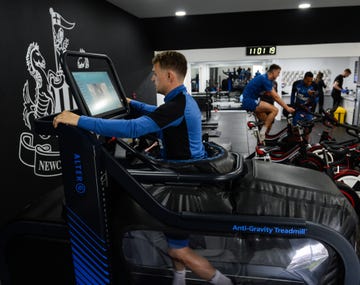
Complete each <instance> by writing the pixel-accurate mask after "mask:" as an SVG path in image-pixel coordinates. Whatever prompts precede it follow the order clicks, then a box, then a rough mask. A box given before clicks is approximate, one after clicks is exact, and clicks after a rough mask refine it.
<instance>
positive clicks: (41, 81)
mask: <svg viewBox="0 0 360 285" xmlns="http://www.w3.org/2000/svg"><path fill="white" fill-rule="evenodd" d="M26 65H27V70H28V71H29V73H30V75H31V76H32V77H33V78H34V80H35V93H34V94H33V95H31V94H30V92H29V82H28V80H27V81H26V82H25V85H24V88H23V99H24V103H23V105H24V109H23V120H24V122H25V125H26V126H27V127H28V128H29V129H30V130H31V123H32V121H33V120H34V119H36V118H40V117H44V116H46V115H49V114H52V113H54V110H55V99H54V95H53V92H52V90H51V84H49V80H48V78H50V77H52V76H54V75H53V72H52V71H49V74H47V73H46V71H45V69H46V62H45V59H44V57H43V56H42V54H41V52H40V49H39V45H38V44H37V43H31V44H30V45H29V47H28V50H27V53H26Z"/></svg>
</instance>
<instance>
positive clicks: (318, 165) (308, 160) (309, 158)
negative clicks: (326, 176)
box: [293, 152, 324, 171]
mask: <svg viewBox="0 0 360 285" xmlns="http://www.w3.org/2000/svg"><path fill="white" fill-rule="evenodd" d="M293 163H294V164H295V165H296V166H300V167H305V168H310V169H314V170H318V171H323V170H324V162H323V160H322V159H321V158H320V157H319V156H317V155H316V154H313V153H311V152H310V153H307V154H306V155H304V156H299V157H297V158H296V159H295V160H294V161H293Z"/></svg>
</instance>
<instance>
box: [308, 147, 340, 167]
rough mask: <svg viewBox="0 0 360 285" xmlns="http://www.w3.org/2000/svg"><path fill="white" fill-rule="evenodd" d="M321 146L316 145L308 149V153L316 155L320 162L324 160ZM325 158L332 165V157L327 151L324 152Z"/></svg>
mask: <svg viewBox="0 0 360 285" xmlns="http://www.w3.org/2000/svg"><path fill="white" fill-rule="evenodd" d="M323 148H324V147H323V146H322V145H320V144H316V145H313V146H312V147H311V148H309V149H308V152H311V153H313V154H315V155H317V156H318V157H320V158H321V159H322V160H324V152H323ZM326 158H327V161H328V163H333V162H334V160H335V159H334V156H333V154H332V153H330V152H329V151H327V152H326Z"/></svg>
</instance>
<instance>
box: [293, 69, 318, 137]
mask: <svg viewBox="0 0 360 285" xmlns="http://www.w3.org/2000/svg"><path fill="white" fill-rule="evenodd" d="M313 79H314V74H313V73H312V72H310V71H308V72H306V73H305V75H304V78H303V79H300V80H297V81H295V82H294V83H293V85H292V89H291V97H290V104H291V106H294V107H295V110H296V111H295V114H294V117H293V125H294V126H296V125H297V124H298V122H299V120H306V121H311V120H312V119H313V115H312V113H313V111H314V110H313V107H314V106H316V104H315V102H316V101H317V100H318V97H317V95H318V87H317V85H316V83H315V82H314V81H313ZM309 135H310V133H309V134H307V135H306V139H307V141H309Z"/></svg>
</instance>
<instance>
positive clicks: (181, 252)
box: [168, 247, 188, 264]
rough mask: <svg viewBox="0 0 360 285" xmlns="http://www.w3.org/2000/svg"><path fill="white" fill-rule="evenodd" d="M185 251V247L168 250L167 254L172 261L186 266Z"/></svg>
mask: <svg viewBox="0 0 360 285" xmlns="http://www.w3.org/2000/svg"><path fill="white" fill-rule="evenodd" d="M187 249H188V248H187V247H183V248H169V249H168V254H169V256H170V257H171V258H172V259H175V260H177V261H180V262H182V263H184V264H186V258H187V256H188V254H187Z"/></svg>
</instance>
